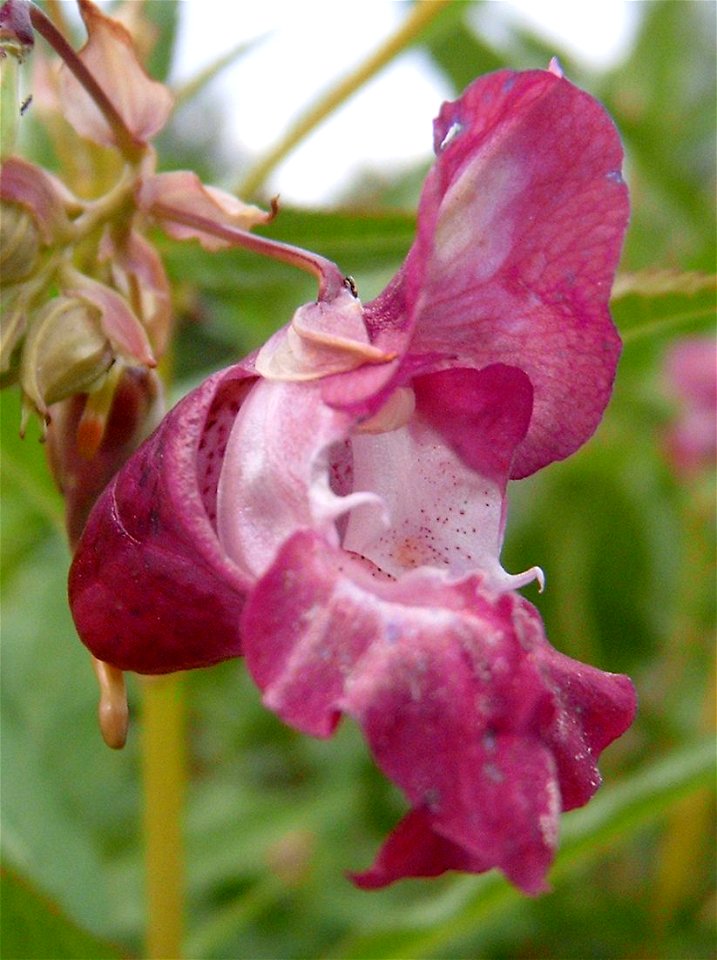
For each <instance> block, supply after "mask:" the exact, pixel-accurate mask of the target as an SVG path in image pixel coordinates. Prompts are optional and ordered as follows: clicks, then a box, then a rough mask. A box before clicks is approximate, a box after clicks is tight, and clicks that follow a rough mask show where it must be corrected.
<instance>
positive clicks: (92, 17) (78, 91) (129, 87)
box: [60, 0, 173, 147]
mask: <svg viewBox="0 0 717 960" xmlns="http://www.w3.org/2000/svg"><path fill="white" fill-rule="evenodd" d="M78 2H79V6H80V13H81V15H82V19H83V21H84V24H85V27H86V28H87V34H88V39H87V42H86V44H85V46H84V47H83V48H82V49H81V50H80V51H79V54H78V56H79V59H80V60H81V61H82V62H83V63H84V65H85V66H86V67H87V68H88V70H89V71H90V72H91V73H92V75H93V76H94V78H95V79H96V80H97V82H98V83H99V85H100V87H102V89H103V90H104V93H105V95H106V96H107V98H108V99H109V100H110V102H111V103H112V105H113V106H114V108H115V110H116V111H117V113H118V114H119V116H120V117H121V118H122V120H123V121H124V124H125V126H126V127H127V129H128V130H129V132H130V134H131V135H132V137H133V139H134V140H135V142H136V143H138V144H146V143H147V142H148V141H149V140H150V139H151V138H152V137H153V136H154V135H155V134H156V133H158V132H159V131H160V130H161V129H162V127H163V126H164V125H165V123H166V122H167V119H168V117H169V114H170V113H171V111H172V106H173V101H172V95H171V94H170V92H169V90H168V89H167V87H165V86H164V85H163V84H161V83H157V82H156V81H154V80H152V79H150V77H149V76H148V75H147V73H146V71H145V69H144V67H143V66H142V65H141V64H140V62H139V60H138V59H137V54H136V52H135V48H134V43H133V40H132V37H131V36H130V34H129V32H128V31H127V29H126V28H125V27H124V26H123V25H122V24H121V23H120V22H119V21H118V20H114V19H112V18H111V17H107V16H105V15H104V14H103V13H102V12H101V11H100V10H99V9H98V8H97V7H96V6H95V5H94V4H93V3H91V2H90V0H78ZM60 96H61V99H62V104H63V108H64V113H65V117H66V118H67V120H68V121H69V122H70V123H71V124H72V126H73V127H74V129H75V130H76V131H77V133H79V134H80V136H81V137H86V138H87V139H88V140H92V141H93V142H94V143H99V144H100V145H101V146H104V147H113V146H117V142H116V138H115V133H114V131H113V130H112V128H111V127H110V125H109V124H108V123H107V121H106V119H105V117H104V116H103V114H102V112H101V111H100V110H99V108H98V107H97V105H96V104H95V102H94V100H93V99H92V98H91V96H90V95H89V94H88V93H87V91H86V90H85V88H84V87H83V86H82V85H81V84H80V83H79V81H78V80H77V79H76V78H75V77H74V75H73V74H72V73H70V71H69V70H68V69H67V67H64V66H63V69H62V73H61V78H60Z"/></svg>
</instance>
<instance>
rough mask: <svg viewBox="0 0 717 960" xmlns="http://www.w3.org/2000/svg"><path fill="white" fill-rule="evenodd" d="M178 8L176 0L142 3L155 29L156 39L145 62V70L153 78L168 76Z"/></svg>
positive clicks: (175, 37)
mask: <svg viewBox="0 0 717 960" xmlns="http://www.w3.org/2000/svg"><path fill="white" fill-rule="evenodd" d="M179 10H180V6H179V4H178V3H177V0H149V2H146V3H145V5H144V15H145V16H146V18H147V19H148V20H149V22H150V23H151V24H152V25H153V26H154V28H155V29H156V30H157V39H156V41H155V43H154V46H153V47H152V51H151V53H150V55H149V60H148V62H147V72H148V73H149V75H150V76H151V77H153V78H154V79H155V80H161V81H165V80H166V79H167V77H168V76H169V71H170V69H171V67H172V58H173V56H174V44H175V42H176V39H177V30H178V28H179Z"/></svg>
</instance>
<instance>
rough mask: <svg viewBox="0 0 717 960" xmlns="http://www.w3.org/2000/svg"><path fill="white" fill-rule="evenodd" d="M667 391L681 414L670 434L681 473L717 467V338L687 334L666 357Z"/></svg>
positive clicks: (670, 451)
mask: <svg viewBox="0 0 717 960" xmlns="http://www.w3.org/2000/svg"><path fill="white" fill-rule="evenodd" d="M664 371H665V379H666V381H667V391H668V393H669V394H670V396H671V397H672V398H674V400H675V401H676V402H677V406H678V409H677V416H676V419H675V421H674V422H673V424H672V426H671V428H670V430H669V433H668V436H667V450H668V455H669V457H670V461H671V463H672V464H673V466H674V468H675V470H676V471H677V472H678V473H680V474H686V473H694V472H695V471H698V470H701V469H708V468H710V467H714V465H715V461H716V460H717V340H715V338H714V337H709V336H703V337H699V336H694V337H683V338H682V339H681V340H678V341H676V342H675V343H673V344H672V346H671V347H670V349H669V350H668V351H667V355H666V356H665V361H664Z"/></svg>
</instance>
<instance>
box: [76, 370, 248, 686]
mask: <svg viewBox="0 0 717 960" xmlns="http://www.w3.org/2000/svg"><path fill="white" fill-rule="evenodd" d="M252 383H253V373H252V372H251V371H250V370H248V369H247V368H242V367H232V368H231V369H229V370H225V371H222V372H221V373H219V374H216V375H215V376H213V377H211V378H210V379H209V380H206V381H205V382H204V383H203V384H202V386H201V387H199V388H197V390H195V391H193V392H192V393H191V394H189V395H188V396H187V397H185V398H184V400H182V401H181V402H180V403H179V404H178V405H177V406H176V407H175V408H174V409H173V410H172V411H171V412H170V413H169V414H168V415H167V417H166V418H165V419H164V420H163V422H162V424H161V425H160V427H159V428H158V429H157V431H156V432H155V433H154V434H153V435H152V437H151V438H150V439H149V440H148V441H147V442H146V443H145V444H144V446H143V447H141V448H140V450H139V451H138V452H137V453H136V454H135V455H134V456H133V457H132V459H131V460H129V461H128V462H127V464H126V465H125V466H124V467H123V469H122V470H121V471H120V473H119V474H117V476H115V478H114V479H113V480H112V482H111V483H110V485H109V486H108V487H107V488H106V489H105V491H104V493H103V495H102V497H101V498H100V499H99V501H98V502H97V504H96V506H95V508H94V509H93V511H92V514H91V516H90V519H89V521H88V523H87V526H86V528H85V530H84V533H83V535H82V537H81V539H80V542H79V544H78V547H77V550H76V552H75V556H74V560H73V563H72V567H71V570H70V581H69V594H70V606H71V609H72V615H73V617H74V619H75V623H76V625H77V630H78V632H79V634H80V636H81V638H82V640H83V642H84V643H85V644H86V646H88V647H89V649H90V650H91V652H92V653H93V654H94V655H95V656H96V657H98V658H99V659H101V660H105V661H107V662H109V663H112V664H114V665H115V666H118V667H120V668H122V669H124V670H135V671H137V672H138V673H168V672H171V671H173V670H188V669H191V668H193V667H201V666H208V665H209V664H212V663H216V662H217V661H219V660H224V659H226V658H228V657H236V656H238V655H239V654H240V653H241V641H240V636H239V614H240V611H241V607H242V604H243V602H244V599H245V596H246V593H247V591H248V590H249V589H250V586H251V583H250V581H249V579H248V577H247V576H246V574H245V573H244V572H243V571H242V570H241V569H240V568H239V567H237V565H236V564H234V563H233V562H232V560H231V558H230V557H228V556H227V555H226V553H225V551H224V550H223V549H222V546H221V544H220V542H219V539H218V537H217V533H216V489H217V483H218V480H219V471H220V469H221V463H222V460H223V457H224V448H225V446H226V441H227V437H228V435H229V431H230V428H231V424H232V422H233V420H234V418H235V417H236V414H237V411H238V409H239V407H240V405H241V402H242V400H243V399H244V396H245V395H246V393H247V391H248V390H249V389H250V388H251V384H252Z"/></svg>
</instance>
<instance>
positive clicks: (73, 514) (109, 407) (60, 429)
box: [46, 369, 163, 547]
mask: <svg viewBox="0 0 717 960" xmlns="http://www.w3.org/2000/svg"><path fill="white" fill-rule="evenodd" d="M110 379H112V378H110ZM103 392H104V391H103V390H101V391H100V392H99V393H100V396H99V400H100V403H99V404H98V403H93V401H94V400H95V398H97V397H98V394H92V395H90V396H78V395H76V396H73V397H71V398H69V399H68V400H65V401H64V402H62V403H57V404H55V405H54V406H52V408H51V410H50V414H51V419H50V423H49V426H48V428H47V437H46V450H47V456H48V460H49V463H50V467H51V470H52V473H53V476H54V477H55V481H56V482H57V485H58V487H59V488H60V490H61V492H62V494H63V497H64V499H65V523H66V526H67V533H68V538H69V541H70V545H71V546H73V547H74V546H75V545H76V544H77V541H78V540H79V538H80V534H81V533H82V530H83V528H84V526H85V523H86V521H87V517H88V515H89V513H90V510H91V509H92V507H93V506H94V504H95V502H96V500H97V498H98V497H99V495H100V494H101V493H102V491H103V490H104V488H105V486H106V485H107V483H108V482H109V481H110V480H111V478H112V477H113V476H114V475H115V473H116V472H117V471H118V470H119V469H120V467H121V466H122V465H123V464H124V463H125V462H126V461H127V460H128V459H129V457H130V456H131V454H132V453H133V452H134V451H135V450H136V448H137V447H138V446H139V444H140V442H141V441H142V440H143V439H144V438H145V437H146V436H147V434H148V433H149V432H150V431H151V430H152V429H153V428H154V427H155V426H156V424H157V422H158V420H159V418H160V417H161V414H162V412H163V410H162V406H163V404H162V391H161V386H160V383H159V380H158V378H157V376H156V374H154V373H153V372H151V371H146V370H138V369H125V370H123V371H121V372H120V373H119V376H118V377H117V378H116V379H115V381H114V382H112V383H109V382H108V384H107V391H106V393H107V396H101V394H102V393H103ZM103 405H104V408H105V409H104V410H102V406H103ZM89 425H92V426H91V429H93V433H94V434H96V436H95V438H94V440H93V442H92V443H91V446H88V437H87V429H88V426H89Z"/></svg>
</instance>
